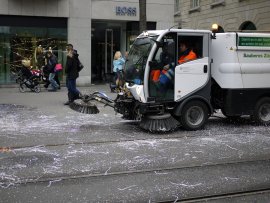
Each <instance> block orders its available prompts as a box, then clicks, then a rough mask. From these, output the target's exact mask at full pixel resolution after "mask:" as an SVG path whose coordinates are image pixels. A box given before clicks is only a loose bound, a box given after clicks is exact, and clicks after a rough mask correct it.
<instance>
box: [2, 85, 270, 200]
mask: <svg viewBox="0 0 270 203" xmlns="http://www.w3.org/2000/svg"><path fill="white" fill-rule="evenodd" d="M80 89H81V91H82V92H84V93H86V92H94V91H103V92H105V93H106V94H107V95H108V96H110V97H112V98H114V97H115V96H116V95H115V94H114V93H110V92H109V87H108V85H93V86H91V87H87V88H86V87H84V88H80ZM66 98H67V96H66V89H65V88H64V87H63V88H62V89H61V90H60V91H59V92H47V91H45V90H44V89H43V90H42V92H40V93H32V92H26V93H20V92H19V91H18V89H17V88H0V126H1V128H0V197H1V199H0V202H174V201H191V202H205V201H209V202H255V201H257V202H268V203H269V201H270V192H269V190H270V133H269V132H270V128H269V127H267V126H257V125H255V123H253V122H252V121H251V120H249V118H242V119H241V120H239V121H238V122H237V123H233V122H231V121H229V120H227V119H225V118H224V117H223V116H222V115H221V114H220V113H217V114H215V115H214V117H211V118H210V120H209V122H208V123H207V125H206V126H205V128H204V129H203V130H200V131H195V132H189V131H184V130H183V129H181V127H179V128H178V129H177V130H176V131H174V132H170V133H163V134H162V133H159V134H153V133H149V132H145V131H143V130H141V129H140V128H139V127H138V125H137V123H136V122H134V121H126V120H122V118H121V115H118V114H115V113H114V111H113V109H112V108H110V107H104V106H103V105H101V104H99V105H98V107H99V109H100V114H97V115H87V114H80V113H77V112H75V111H73V110H71V109H69V107H68V106H64V105H63V103H64V102H65V101H66Z"/></svg>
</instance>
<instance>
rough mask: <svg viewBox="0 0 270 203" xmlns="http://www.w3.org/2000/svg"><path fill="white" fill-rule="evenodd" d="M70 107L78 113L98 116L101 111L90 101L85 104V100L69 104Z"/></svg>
mask: <svg viewBox="0 0 270 203" xmlns="http://www.w3.org/2000/svg"><path fill="white" fill-rule="evenodd" d="M69 107H70V108H71V109H72V110H74V111H77V112H80V113H85V114H98V113H99V110H98V108H97V106H96V105H95V104H93V103H91V102H90V101H88V102H84V101H83V100H75V101H74V102H72V103H70V104H69Z"/></svg>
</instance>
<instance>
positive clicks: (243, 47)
mask: <svg viewBox="0 0 270 203" xmlns="http://www.w3.org/2000/svg"><path fill="white" fill-rule="evenodd" d="M183 41H184V42H186V44H188V47H189V49H190V50H192V51H193V52H194V53H195V55H196V58H195V59H192V60H187V61H185V62H182V63H179V58H180V57H181V56H180V54H181V53H180V51H181V48H180V46H181V45H180V44H181V43H182V42H183ZM165 67H166V68H165ZM156 73H158V75H159V77H158V79H157V78H155V79H154V78H153V75H155V74H156ZM124 75H125V87H124V88H123V89H121V91H119V93H118V96H117V98H116V99H115V100H112V99H110V98H108V97H107V96H106V95H104V94H102V93H100V92H95V93H93V94H91V95H84V96H83V97H82V98H81V101H75V102H74V103H73V104H71V106H70V107H71V108H72V109H74V110H77V111H79V112H82V113H98V109H97V108H96V106H95V105H94V104H93V103H92V102H91V101H93V100H95V101H100V102H102V103H105V104H107V105H109V106H111V107H113V108H114V109H115V111H116V112H117V113H120V114H122V115H123V118H126V119H134V120H139V123H140V126H141V127H142V128H143V129H145V130H149V131H170V130H173V129H175V128H176V127H177V126H179V125H181V126H182V127H183V128H185V129H187V130H197V129H200V128H202V127H203V126H204V125H205V123H206V121H207V120H208V118H209V117H210V116H211V115H212V114H213V112H215V110H221V111H222V113H223V114H224V115H225V116H227V117H230V118H236V117H240V116H243V115H250V116H251V118H252V119H254V120H255V121H256V122H258V123H260V124H264V125H267V124H269V123H270V34H269V33H244V32H227V33H214V32H211V31H207V30H186V29H168V30H155V31H147V32H144V33H142V34H141V35H139V36H138V37H137V39H136V41H135V42H134V44H133V45H132V48H131V49H130V52H129V56H128V58H127V60H126V64H125V68H124ZM166 77H167V78H166ZM162 78H163V79H162ZM164 78H165V80H164ZM166 79H167V80H166ZM166 81H167V82H166Z"/></svg>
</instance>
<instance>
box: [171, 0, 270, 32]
mask: <svg viewBox="0 0 270 203" xmlns="http://www.w3.org/2000/svg"><path fill="white" fill-rule="evenodd" d="M269 13H270V1H269V0H175V12H174V18H175V22H176V23H178V26H179V27H181V28H192V29H208V30H209V29H211V25H212V24H213V23H217V24H218V25H219V30H220V31H221V32H222V31H225V32H226V31H236V30H261V31H268V32H269V31H270V15H269Z"/></svg>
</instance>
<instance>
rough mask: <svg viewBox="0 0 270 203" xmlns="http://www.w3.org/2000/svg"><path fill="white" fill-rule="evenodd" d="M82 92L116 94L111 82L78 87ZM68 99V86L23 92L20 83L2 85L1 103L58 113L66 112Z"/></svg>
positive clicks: (113, 95) (112, 95)
mask: <svg viewBox="0 0 270 203" xmlns="http://www.w3.org/2000/svg"><path fill="white" fill-rule="evenodd" d="M78 89H79V90H80V91H81V92H82V93H91V92H94V91H101V92H104V93H105V94H107V95H108V96H109V97H111V98H115V96H116V94H115V93H111V92H110V88H109V84H107V83H104V84H97V85H91V86H89V87H78ZM66 101H67V88H66V87H61V90H58V91H57V92H48V90H47V89H45V88H43V87H42V88H41V92H40V93H34V92H31V91H30V90H28V91H26V92H24V93H21V92H20V91H19V88H18V85H13V86H7V87H0V104H17V105H24V106H28V107H34V108H38V109H41V110H43V111H45V112H46V111H48V112H53V113H56V114H57V115H63V114H65V109H66V106H64V103H65V102H66Z"/></svg>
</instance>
